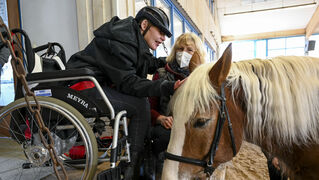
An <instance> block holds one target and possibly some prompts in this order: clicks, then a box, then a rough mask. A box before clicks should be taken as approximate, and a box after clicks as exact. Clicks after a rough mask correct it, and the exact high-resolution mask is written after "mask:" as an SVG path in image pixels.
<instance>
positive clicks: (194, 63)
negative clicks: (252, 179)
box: [188, 51, 202, 73]
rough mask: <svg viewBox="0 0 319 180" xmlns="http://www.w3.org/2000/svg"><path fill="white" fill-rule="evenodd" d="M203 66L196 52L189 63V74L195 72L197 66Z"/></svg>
mask: <svg viewBox="0 0 319 180" xmlns="http://www.w3.org/2000/svg"><path fill="white" fill-rule="evenodd" d="M201 64H202V62H201V58H200V56H199V54H198V52H197V51H195V52H194V54H193V56H192V58H191V60H190V62H189V65H188V68H189V72H190V73H191V72H193V71H194V69H195V68H196V67H197V66H199V65H201Z"/></svg>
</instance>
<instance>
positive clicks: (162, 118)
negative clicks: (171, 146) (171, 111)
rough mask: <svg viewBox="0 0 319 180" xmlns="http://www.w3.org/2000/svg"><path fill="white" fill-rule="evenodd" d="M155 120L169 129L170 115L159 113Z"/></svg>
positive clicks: (171, 122)
mask: <svg viewBox="0 0 319 180" xmlns="http://www.w3.org/2000/svg"><path fill="white" fill-rule="evenodd" d="M157 122H158V123H160V124H161V125H162V126H163V127H165V128H166V129H171V128H172V125H173V117H172V116H164V115H159V116H158V117H157Z"/></svg>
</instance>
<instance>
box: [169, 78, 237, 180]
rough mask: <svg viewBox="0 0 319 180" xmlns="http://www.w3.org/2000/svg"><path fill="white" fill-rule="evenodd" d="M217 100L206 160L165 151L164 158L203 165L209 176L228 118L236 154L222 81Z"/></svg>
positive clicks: (233, 139)
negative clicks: (218, 102)
mask: <svg viewBox="0 0 319 180" xmlns="http://www.w3.org/2000/svg"><path fill="white" fill-rule="evenodd" d="M219 100H220V102H221V107H220V111H219V116H218V120H217V125H216V130H215V135H214V139H213V142H212V145H211V148H210V151H209V153H208V154H207V155H206V157H208V160H207V161H205V160H199V159H193V158H188V157H183V156H178V155H174V154H171V153H169V152H165V158H166V159H170V160H173V161H179V162H183V163H188V164H194V165H197V166H201V167H204V172H205V173H206V175H207V176H208V177H209V176H211V175H212V174H213V172H214V170H215V168H214V167H213V163H214V157H215V155H216V151H217V148H218V144H219V140H220V137H221V134H222V129H223V126H224V122H225V120H226V119H227V120H228V130H229V134H230V138H231V145H232V149H233V156H235V155H236V153H237V152H236V144H235V138H234V133H233V128H232V123H231V121H230V118H229V114H228V110H227V106H226V97H225V83H222V85H221V97H220V98H219Z"/></svg>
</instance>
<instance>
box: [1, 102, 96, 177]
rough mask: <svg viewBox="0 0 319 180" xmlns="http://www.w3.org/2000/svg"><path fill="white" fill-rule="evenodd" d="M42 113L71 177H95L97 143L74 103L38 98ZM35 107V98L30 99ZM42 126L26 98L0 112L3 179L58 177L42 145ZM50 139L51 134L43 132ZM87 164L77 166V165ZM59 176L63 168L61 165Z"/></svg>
mask: <svg viewBox="0 0 319 180" xmlns="http://www.w3.org/2000/svg"><path fill="white" fill-rule="evenodd" d="M37 100H38V102H39V104H40V106H41V110H40V113H41V115H42V118H43V122H44V124H45V125H46V127H48V128H49V130H50V134H51V136H52V137H53V139H54V149H55V151H56V152H57V155H58V159H59V161H61V162H63V166H64V168H65V169H66V171H67V175H68V177H69V179H88V180H91V179H93V177H94V175H95V170H96V166H97V156H98V154H97V153H98V152H97V144H96V138H95V136H94V133H93V131H92V128H91V127H90V126H89V125H88V123H87V122H86V120H85V118H84V117H83V116H82V115H81V114H80V113H79V112H78V111H77V110H76V109H74V108H73V107H72V106H70V105H69V104H67V103H65V102H63V101H60V100H58V99H55V98H51V97H37ZM29 102H30V104H31V106H32V107H35V101H34V100H32V99H31V98H30V101H29ZM38 130H39V125H38V123H37V121H36V119H35V117H34V116H33V115H32V113H31V112H30V111H29V110H28V108H27V104H26V102H25V99H24V98H21V99H18V100H16V101H14V102H12V103H11V104H9V105H8V106H6V107H4V108H3V109H2V110H1V111H0V179H1V180H9V179H10V180H13V179H23V180H34V179H57V176H56V174H55V171H54V169H53V165H52V161H51V157H50V153H49V151H48V150H47V149H46V148H45V147H44V146H43V144H42V142H41V139H40V136H39V133H38ZM43 135H44V137H45V139H46V140H47V142H48V143H50V142H49V138H48V134H43ZM79 164H80V165H81V167H82V166H83V164H84V167H82V168H78V167H77V165H79ZM58 171H59V174H60V177H62V178H63V171H62V169H61V168H60V167H58Z"/></svg>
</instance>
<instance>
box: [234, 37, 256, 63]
mask: <svg viewBox="0 0 319 180" xmlns="http://www.w3.org/2000/svg"><path fill="white" fill-rule="evenodd" d="M254 47H255V45H254V41H243V42H235V43H233V61H239V60H244V59H252V58H254V57H255V56H254Z"/></svg>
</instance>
